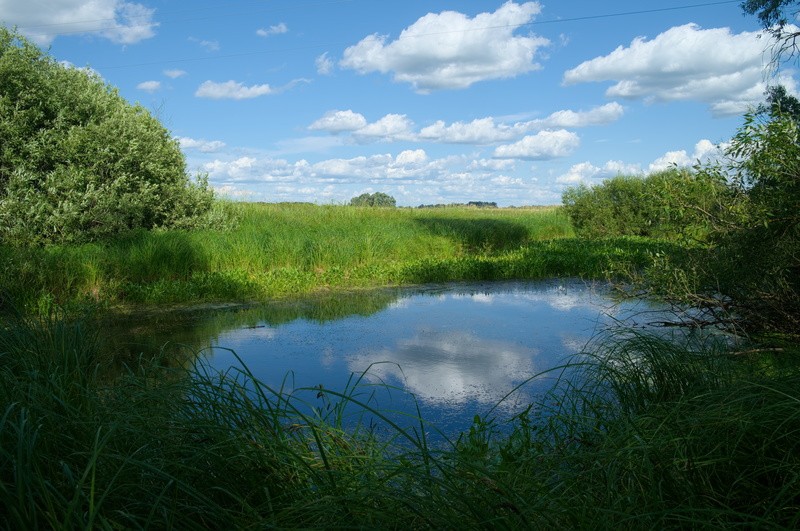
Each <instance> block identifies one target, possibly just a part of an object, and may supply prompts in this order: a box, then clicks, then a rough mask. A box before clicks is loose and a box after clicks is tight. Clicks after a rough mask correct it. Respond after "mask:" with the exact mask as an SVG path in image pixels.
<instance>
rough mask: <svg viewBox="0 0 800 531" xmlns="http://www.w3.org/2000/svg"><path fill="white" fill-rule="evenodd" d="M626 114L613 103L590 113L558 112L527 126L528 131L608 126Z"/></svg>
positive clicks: (622, 108) (617, 104) (620, 106)
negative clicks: (534, 129) (532, 129)
mask: <svg viewBox="0 0 800 531" xmlns="http://www.w3.org/2000/svg"><path fill="white" fill-rule="evenodd" d="M624 112H625V109H624V107H623V106H622V105H620V104H619V103H617V102H615V101H613V102H611V103H606V104H605V105H601V106H600V107H595V108H594V109H590V110H588V111H572V110H563V111H556V112H554V113H553V114H551V115H550V116H548V117H547V118H543V119H541V120H532V121H530V122H527V123H526V124H525V126H526V128H528V129H531V128H538V129H555V128H562V127H588V126H592V125H606V124H609V123H612V122H615V121H617V120H619V119H620V118H622V115H623V113H624Z"/></svg>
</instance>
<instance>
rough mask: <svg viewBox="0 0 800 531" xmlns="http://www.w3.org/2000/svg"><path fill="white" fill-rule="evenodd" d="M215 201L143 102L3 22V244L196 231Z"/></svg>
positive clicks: (0, 180)
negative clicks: (125, 96)
mask: <svg viewBox="0 0 800 531" xmlns="http://www.w3.org/2000/svg"><path fill="white" fill-rule="evenodd" d="M212 200H213V194H212V192H211V190H210V189H209V188H208V186H207V183H206V182H205V180H204V179H200V180H199V182H193V181H192V180H191V179H190V178H189V176H188V175H187V173H186V163H185V160H184V157H183V154H182V153H181V151H180V148H179V146H178V144H177V142H176V141H175V140H174V139H173V138H172V136H171V135H170V133H169V132H168V131H167V130H166V129H165V128H164V127H163V126H162V125H161V124H160V123H159V122H158V120H157V119H156V118H154V117H153V116H152V115H151V114H150V113H148V112H147V111H146V110H145V109H144V108H142V107H141V106H139V105H131V104H129V103H128V102H127V101H125V100H124V99H123V98H122V97H121V96H120V95H119V93H118V92H117V91H116V90H115V89H113V88H112V87H110V86H109V85H107V84H106V83H105V82H104V81H103V80H102V79H101V78H100V77H99V76H98V75H97V74H95V73H93V72H91V71H88V70H86V69H78V68H74V67H70V66H66V65H63V64H60V63H58V62H56V61H55V60H53V59H52V58H51V57H50V56H48V55H47V54H44V53H43V52H42V51H41V50H39V49H38V48H37V47H36V46H34V45H33V44H31V43H30V42H28V41H27V40H26V39H25V38H23V37H22V36H20V35H18V34H17V33H15V32H12V31H9V30H7V29H5V28H2V27H0V239H1V240H2V241H5V242H9V243H50V242H81V241H92V240H98V239H102V238H106V237H109V236H112V235H115V234H119V233H121V232H124V231H127V230H130V229H134V228H147V229H149V228H154V227H188V226H192V225H193V224H195V223H197V222H198V219H199V217H200V216H201V215H203V214H204V213H206V212H208V211H209V209H210V208H211V204H212Z"/></svg>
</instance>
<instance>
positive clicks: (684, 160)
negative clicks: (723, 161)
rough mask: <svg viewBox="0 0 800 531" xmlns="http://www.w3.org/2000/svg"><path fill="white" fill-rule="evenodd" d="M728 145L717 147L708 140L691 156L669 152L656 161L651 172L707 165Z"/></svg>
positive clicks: (679, 152)
mask: <svg viewBox="0 0 800 531" xmlns="http://www.w3.org/2000/svg"><path fill="white" fill-rule="evenodd" d="M725 147H726V144H721V145H717V144H714V143H713V142H711V141H710V140H708V139H705V138H704V139H702V140H700V141H699V142H697V144H695V146H694V153H692V154H691V155H689V154H688V153H687V152H686V150H684V149H681V150H677V151H668V152H666V153H665V154H664V155H662V156H660V157H659V158H657V159H656V160H654V161H653V162H652V163H651V164H650V166H649V168H648V169H649V170H650V171H651V172H657V171H662V170H666V169H669V168H671V167H674V166H678V167H688V166H691V165H693V164H695V163H697V162H700V163H707V162H710V161H714V160H716V159H718V158H719V157H720V156H721V155H722V153H723V151H724V150H725Z"/></svg>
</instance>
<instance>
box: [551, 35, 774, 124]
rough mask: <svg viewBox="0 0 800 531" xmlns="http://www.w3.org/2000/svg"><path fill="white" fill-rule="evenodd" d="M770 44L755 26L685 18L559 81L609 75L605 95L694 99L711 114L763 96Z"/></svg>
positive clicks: (738, 108) (734, 109) (604, 78)
mask: <svg viewBox="0 0 800 531" xmlns="http://www.w3.org/2000/svg"><path fill="white" fill-rule="evenodd" d="M769 44H770V39H769V38H767V37H766V36H765V35H764V34H763V33H760V32H747V31H745V32H742V33H738V34H734V33H732V32H731V30H730V29H728V28H713V29H701V28H700V27H699V26H697V25H696V24H686V25H683V26H676V27H673V28H670V29H669V30H667V31H665V32H663V33H661V34H659V35H657V36H656V37H655V38H653V39H651V40H647V39H646V38H644V37H638V38H636V39H634V40H633V41H632V42H631V44H630V46H627V47H624V46H620V47H618V48H617V49H616V50H614V51H613V52H611V53H610V54H608V55H605V56H601V57H596V58H594V59H591V60H589V61H585V62H583V63H581V64H580V65H578V66H576V67H575V68H573V69H571V70H568V71H567V72H566V73H565V74H564V83H566V84H574V83H585V82H592V81H594V82H598V81H614V82H615V84H614V85H612V86H611V87H610V88H608V90H606V95H607V96H609V97H613V98H627V99H643V100H645V101H674V100H695V101H701V102H704V103H707V104H708V105H709V107H710V109H711V111H712V113H713V114H715V115H729V114H740V113H742V112H745V111H747V110H748V107H749V106H750V105H753V104H757V103H758V102H759V101H761V100H762V99H763V93H764V90H765V89H766V85H765V82H764V77H763V74H764V66H765V61H768V60H769V55H768V54H766V55H765V50H766V48H767V47H768V46H769Z"/></svg>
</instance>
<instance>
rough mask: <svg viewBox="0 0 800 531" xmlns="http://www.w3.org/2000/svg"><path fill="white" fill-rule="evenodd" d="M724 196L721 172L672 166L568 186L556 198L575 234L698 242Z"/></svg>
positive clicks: (724, 187) (723, 200) (724, 198)
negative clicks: (561, 194) (651, 172)
mask: <svg viewBox="0 0 800 531" xmlns="http://www.w3.org/2000/svg"><path fill="white" fill-rule="evenodd" d="M728 195H729V191H728V189H727V188H726V186H725V178H724V176H723V175H721V174H711V173H698V172H693V171H689V170H681V169H677V168H673V169H670V170H666V171H662V172H657V173H653V174H651V175H648V176H647V177H636V176H623V175H620V176H617V177H614V178H612V179H609V180H606V181H604V182H603V183H602V184H600V185H597V186H592V187H589V186H586V185H583V184H582V185H579V186H577V187H572V188H568V189H567V190H566V191H565V192H564V194H563V196H562V202H563V204H564V207H565V209H566V210H567V213H568V214H569V216H570V219H571V220H572V223H573V226H574V227H575V231H576V233H577V234H578V235H580V236H584V237H609V236H647V237H657V238H667V239H679V240H703V239H705V238H706V237H707V236H708V233H709V230H710V225H709V220H708V218H709V214H711V213H716V212H718V211H719V210H720V209H722V208H724V205H725V203H726V197H727V196H728Z"/></svg>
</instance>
